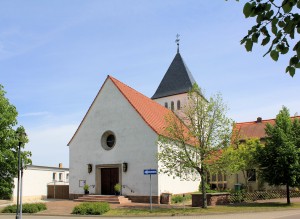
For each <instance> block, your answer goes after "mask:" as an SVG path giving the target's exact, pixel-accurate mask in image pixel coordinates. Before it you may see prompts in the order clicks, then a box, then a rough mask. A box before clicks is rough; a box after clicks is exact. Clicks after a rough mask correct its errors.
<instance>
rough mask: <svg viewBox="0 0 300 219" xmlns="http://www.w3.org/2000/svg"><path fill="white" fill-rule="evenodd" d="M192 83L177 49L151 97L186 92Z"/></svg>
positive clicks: (191, 77) (156, 97)
mask: <svg viewBox="0 0 300 219" xmlns="http://www.w3.org/2000/svg"><path fill="white" fill-rule="evenodd" d="M194 83H195V79H194V78H193V76H192V74H191V72H190V71H189V69H188V67H187V66H186V65H185V63H184V61H183V59H182V57H181V55H180V53H179V51H177V54H176V56H175V58H174V59H173V61H172V63H171V65H170V67H169V69H168V71H167V72H166V74H165V76H164V78H163V79H162V81H161V82H160V84H159V86H158V88H157V90H156V92H155V94H154V95H153V96H152V99H158V98H161V97H167V96H171V95H176V94H182V93H187V92H189V90H191V88H192V86H193V84H194Z"/></svg>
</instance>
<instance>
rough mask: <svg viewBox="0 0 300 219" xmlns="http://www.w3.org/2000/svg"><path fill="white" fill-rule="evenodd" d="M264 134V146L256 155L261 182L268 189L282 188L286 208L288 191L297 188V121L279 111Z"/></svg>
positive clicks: (299, 172) (299, 148) (299, 164)
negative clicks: (285, 198) (273, 187)
mask: <svg viewBox="0 0 300 219" xmlns="http://www.w3.org/2000/svg"><path fill="white" fill-rule="evenodd" d="M265 130H266V134H267V139H266V144H265V147H263V148H262V149H261V150H260V151H259V153H258V161H259V167H260V171H261V174H262V178H263V179H264V180H265V181H266V182H268V183H269V184H270V185H276V186H279V185H285V186H286V195H287V203H288V204H290V203H291V202H290V194H289V187H290V186H298V185H300V121H299V119H297V118H293V119H291V118H290V114H289V110H288V109H287V108H286V107H283V108H282V109H281V110H280V112H279V114H278V115H277V116H276V119H275V124H274V125H273V126H272V125H270V124H267V125H266V129H265Z"/></svg>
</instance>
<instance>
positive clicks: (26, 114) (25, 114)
mask: <svg viewBox="0 0 300 219" xmlns="http://www.w3.org/2000/svg"><path fill="white" fill-rule="evenodd" d="M49 114H50V113H49V112H46V111H44V112H32V113H24V114H21V115H20V117H27V116H46V115H49Z"/></svg>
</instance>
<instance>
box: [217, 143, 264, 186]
mask: <svg viewBox="0 0 300 219" xmlns="http://www.w3.org/2000/svg"><path fill="white" fill-rule="evenodd" d="M262 147H263V146H262V144H261V143H260V141H259V139H248V140H246V141H245V142H243V143H239V144H237V145H231V146H230V147H228V148H227V149H225V150H224V152H223V154H222V157H221V159H220V160H221V162H220V163H221V164H222V166H223V168H225V170H226V172H228V173H238V172H240V171H241V172H242V174H243V178H244V182H245V186H246V188H247V190H249V185H248V182H249V179H251V178H252V177H253V176H254V175H253V174H255V172H252V171H251V170H253V169H254V170H255V169H257V167H258V164H257V158H256V155H257V151H258V150H260V149H261V148H262Z"/></svg>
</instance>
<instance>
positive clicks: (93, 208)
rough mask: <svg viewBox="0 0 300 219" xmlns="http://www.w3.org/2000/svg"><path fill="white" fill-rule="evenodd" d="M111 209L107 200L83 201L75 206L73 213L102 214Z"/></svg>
mask: <svg viewBox="0 0 300 219" xmlns="http://www.w3.org/2000/svg"><path fill="white" fill-rule="evenodd" d="M109 210H110V206H109V204H108V203H107V202H94V203H87V202H84V203H81V204H79V205H77V206H75V207H74V209H73V211H72V214H80V215H102V214H104V213H106V212H108V211H109Z"/></svg>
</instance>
